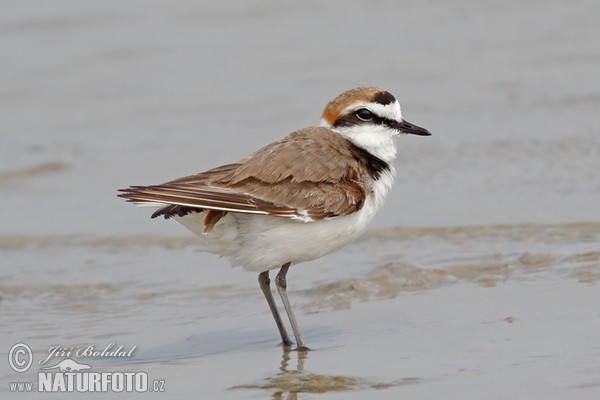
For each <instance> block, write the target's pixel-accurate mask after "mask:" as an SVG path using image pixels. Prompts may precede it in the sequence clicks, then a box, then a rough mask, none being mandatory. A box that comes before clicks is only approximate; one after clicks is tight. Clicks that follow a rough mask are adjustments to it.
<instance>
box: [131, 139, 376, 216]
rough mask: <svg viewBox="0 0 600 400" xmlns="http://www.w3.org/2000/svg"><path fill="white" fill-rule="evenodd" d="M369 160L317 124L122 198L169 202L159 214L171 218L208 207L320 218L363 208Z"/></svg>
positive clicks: (133, 200) (135, 201)
mask: <svg viewBox="0 0 600 400" xmlns="http://www.w3.org/2000/svg"><path fill="white" fill-rule="evenodd" d="M367 162H369V160H366V159H365V157H364V155H363V154H362V153H360V151H358V152H357V150H356V147H355V146H354V145H353V144H352V143H351V142H349V141H348V140H347V139H345V138H344V137H343V136H341V135H340V134H338V133H337V132H334V131H332V130H330V129H328V128H324V127H318V128H316V127H313V128H306V129H302V130H299V131H296V132H294V133H293V134H291V135H289V136H288V137H286V138H284V139H282V140H280V141H278V142H275V143H272V144H270V145H268V146H266V147H264V148H262V149H260V150H259V151H257V152H256V153H254V154H253V155H251V156H250V157H248V158H245V159H243V160H240V161H239V162H238V163H233V164H227V165H223V166H221V167H217V168H214V169H211V170H209V171H206V172H202V173H199V174H196V175H191V176H187V177H183V178H179V179H176V180H173V181H169V182H166V183H164V184H161V185H153V186H131V187H129V188H128V189H122V190H121V192H122V193H121V194H119V196H120V197H124V198H126V199H127V200H128V201H131V202H133V203H136V204H145V203H153V204H157V203H158V204H164V205H165V207H163V208H162V209H161V210H158V211H157V212H156V213H154V214H153V216H158V215H164V216H165V218H168V217H170V216H173V215H185V214H186V213H188V212H191V211H202V210H204V209H207V210H216V211H220V212H238V213H248V214H262V215H273V216H277V217H284V218H293V219H300V220H304V221H311V220H320V219H324V218H331V217H335V216H340V215H348V214H351V213H354V212H356V211H358V210H360V208H361V207H362V205H363V204H364V201H365V197H366V196H367V194H368V187H369V186H368V185H369V182H368V181H367V179H366V178H365V174H364V173H361V172H364V168H365V167H366V166H367V165H366V164H365V163H367ZM361 168H362V169H361ZM223 215H224V214H223Z"/></svg>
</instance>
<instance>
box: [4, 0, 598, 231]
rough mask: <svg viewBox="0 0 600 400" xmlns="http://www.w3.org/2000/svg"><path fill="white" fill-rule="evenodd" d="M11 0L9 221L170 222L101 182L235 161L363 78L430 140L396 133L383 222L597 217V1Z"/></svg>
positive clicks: (311, 117)
mask: <svg viewBox="0 0 600 400" xmlns="http://www.w3.org/2000/svg"><path fill="white" fill-rule="evenodd" d="M8 9H9V10H10V12H5V13H3V15H2V16H1V17H0V23H1V28H0V29H1V31H0V45H1V46H2V49H3V50H2V56H1V57H2V60H3V62H2V63H0V74H1V76H2V85H1V86H0V101H1V107H0V118H1V119H2V131H1V132H0V135H1V138H2V146H1V147H0V185H1V190H2V203H3V207H2V208H1V209H0V219H1V220H2V221H3V223H2V230H3V231H4V232H3V233H19V234H29V233H37V234H47V233H52V232H57V231H60V232H62V233H68V232H86V233H96V234H97V233H102V234H111V233H124V232H138V231H139V230H140V229H142V226H143V225H147V227H146V228H143V229H155V230H156V232H164V230H165V229H168V230H171V227H170V225H173V224H151V223H150V221H146V220H145V218H143V216H144V215H145V214H146V213H145V211H141V212H140V211H138V213H137V214H136V211H135V210H134V209H132V208H131V207H127V206H125V205H124V204H123V203H122V201H121V200H118V199H116V198H115V196H114V195H115V189H117V188H122V187H125V186H129V185H132V184H152V183H160V182H163V181H166V180H169V179H173V178H176V177H179V176H183V175H187V174H191V173H194V172H199V171H202V170H205V169H208V168H210V167H212V166H215V165H218V164H222V163H226V162H232V161H235V160H237V159H239V158H241V157H243V156H245V155H247V154H248V153H250V152H252V151H254V150H256V149H258V148H260V147H262V146H263V145H265V144H267V143H269V142H271V141H273V140H277V139H279V138H281V137H283V136H285V135H287V134H288V133H289V132H292V131H293V130H295V129H298V128H301V127H305V126H310V125H315V124H318V122H319V118H320V114H321V111H322V109H323V107H324V106H325V104H326V103H327V102H328V101H329V100H330V99H332V98H333V97H335V96H337V95H338V94H339V93H341V92H342V91H344V90H347V89H349V88H352V87H355V86H364V85H376V86H380V87H382V88H385V89H387V90H389V91H391V92H392V93H394V94H395V95H396V96H397V97H398V98H399V99H400V102H401V104H402V106H403V113H404V115H405V117H406V119H407V120H409V121H411V122H414V123H416V124H419V125H422V126H425V127H427V128H428V129H429V130H431V131H432V132H433V134H434V136H433V137H431V138H416V137H403V138H400V140H399V143H398V145H399V147H400V155H399V159H398V161H397V164H396V166H397V170H398V180H397V185H396V186H395V187H394V190H393V193H392V196H391V198H390V199H389V201H388V204H387V206H386V208H385V210H384V211H383V212H382V214H381V215H380V217H379V219H378V221H377V226H396V225H407V226H446V225H473V224H514V223H530V222H538V223H539V222H543V223H550V222H579V221H597V220H599V219H600V206H598V205H599V204H600V177H599V174H598V171H600V135H599V134H598V124H597V123H596V120H597V114H598V110H600V74H599V73H598V71H599V70H600V68H599V67H600V47H599V46H598V40H599V39H600V26H599V25H598V23H597V22H598V13H599V12H600V10H599V9H598V6H597V4H596V3H595V2H593V1H589V2H586V1H577V2H573V3H569V4H567V3H564V2H562V1H551V2H538V1H528V2H504V3H501V2H490V1H486V2H472V1H456V2H451V3H447V2H441V1H440V2H430V3H428V4H427V5H424V4H422V3H420V2H414V1H401V2H395V1H375V2H356V3H347V2H342V1H327V2H319V1H307V2H269V1H248V2H242V3H229V2H221V1H203V2H189V1H182V2H174V3H166V2H135V1H133V2H126V3H123V2H120V1H102V2H84V3H73V2H70V1H53V2H40V3H37V5H36V6H35V7H32V5H31V3H26V2H12V3H10V7H9V8H7V10H8ZM167 225H169V227H167ZM177 228H179V227H177ZM173 232H176V230H175V231H173Z"/></svg>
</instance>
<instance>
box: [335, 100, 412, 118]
mask: <svg viewBox="0 0 600 400" xmlns="http://www.w3.org/2000/svg"><path fill="white" fill-rule="evenodd" d="M361 108H366V109H368V110H369V111H371V112H372V113H374V114H376V115H378V116H379V117H382V118H388V119H392V120H395V121H402V110H401V109H400V103H398V100H394V102H393V103H390V104H385V105H384V104H381V103H358V104H353V105H351V106H348V107H346V108H345V109H344V111H343V114H348V113H351V112H353V111H356V110H359V109H361Z"/></svg>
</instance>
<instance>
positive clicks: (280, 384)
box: [231, 349, 421, 400]
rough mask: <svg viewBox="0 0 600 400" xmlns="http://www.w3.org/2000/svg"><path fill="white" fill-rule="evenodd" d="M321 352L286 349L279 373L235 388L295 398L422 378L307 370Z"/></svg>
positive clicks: (401, 383) (409, 382)
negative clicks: (309, 361)
mask: <svg viewBox="0 0 600 400" xmlns="http://www.w3.org/2000/svg"><path fill="white" fill-rule="evenodd" d="M315 354H318V353H316V352H315V351H309V352H306V351H303V352H302V351H294V350H289V349H284V350H283V354H282V357H281V363H280V365H279V371H280V372H278V373H277V374H276V375H275V376H271V377H269V378H266V379H265V380H264V382H262V383H259V384H248V385H239V386H234V387H232V388H231V389H263V390H269V391H272V393H273V394H272V398H273V399H287V400H294V399H297V398H298V393H327V392H341V391H346V390H354V389H360V388H371V389H387V388H390V387H393V386H399V385H407V384H414V383H419V382H421V379H419V378H412V377H411V378H404V379H400V380H398V381H396V382H392V383H384V382H369V381H368V380H366V379H362V378H357V377H352V376H342V375H323V374H314V373H309V372H308V371H305V364H306V361H307V359H308V356H309V355H315Z"/></svg>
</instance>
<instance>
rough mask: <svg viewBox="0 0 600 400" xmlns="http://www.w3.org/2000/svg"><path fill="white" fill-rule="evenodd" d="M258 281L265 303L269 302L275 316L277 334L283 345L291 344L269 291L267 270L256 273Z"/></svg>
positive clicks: (269, 283)
mask: <svg viewBox="0 0 600 400" xmlns="http://www.w3.org/2000/svg"><path fill="white" fill-rule="evenodd" d="M258 283H259V284H260V288H261V289H262V291H263V293H264V295H265V299H267V304H269V308H270V309H271V313H272V314H273V318H275V323H276V324H277V329H279V334H280V335H281V340H282V341H283V345H284V346H291V345H292V344H293V342H292V341H291V340H290V337H289V336H288V334H287V331H286V330H285V326H284V325H283V321H281V317H280V316H279V311H277V306H276V305H275V300H274V299H273V294H272V293H271V286H270V285H271V280H270V279H269V271H264V272H261V273H260V274H259V275H258Z"/></svg>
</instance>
